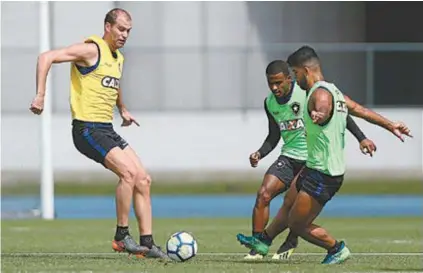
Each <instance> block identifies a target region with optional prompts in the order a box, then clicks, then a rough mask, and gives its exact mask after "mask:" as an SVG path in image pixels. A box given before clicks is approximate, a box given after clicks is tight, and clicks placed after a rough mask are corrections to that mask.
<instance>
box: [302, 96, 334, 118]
mask: <svg viewBox="0 0 423 273" xmlns="http://www.w3.org/2000/svg"><path fill="white" fill-rule="evenodd" d="M332 107H333V105H332V94H331V93H329V92H328V91H327V90H325V89H323V88H318V89H317V90H316V91H314V92H313V94H312V95H311V97H310V100H309V103H308V110H309V112H310V117H311V119H312V120H313V122H314V123H316V124H320V125H323V124H325V123H326V122H327V121H328V120H329V118H330V113H331V112H332Z"/></svg>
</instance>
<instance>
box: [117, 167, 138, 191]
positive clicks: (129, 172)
mask: <svg viewBox="0 0 423 273" xmlns="http://www.w3.org/2000/svg"><path fill="white" fill-rule="evenodd" d="M120 178H121V181H122V182H123V183H127V184H129V185H130V186H132V187H134V186H135V184H136V183H137V180H138V170H137V169H136V168H134V167H130V166H127V167H126V168H125V169H124V170H123V171H122V172H121V174H120Z"/></svg>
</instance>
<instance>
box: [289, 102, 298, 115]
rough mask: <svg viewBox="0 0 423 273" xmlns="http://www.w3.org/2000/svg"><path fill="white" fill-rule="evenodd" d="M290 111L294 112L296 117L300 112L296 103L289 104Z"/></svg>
mask: <svg viewBox="0 0 423 273" xmlns="http://www.w3.org/2000/svg"><path fill="white" fill-rule="evenodd" d="M291 109H292V112H294V114H295V115H296V116H298V113H299V112H300V104H299V103H298V102H294V103H293V104H291Z"/></svg>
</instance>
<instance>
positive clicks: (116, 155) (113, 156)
mask: <svg viewBox="0 0 423 273" xmlns="http://www.w3.org/2000/svg"><path fill="white" fill-rule="evenodd" d="M104 166H105V167H106V168H108V169H109V170H111V171H112V172H114V173H115V174H116V175H117V176H119V177H120V178H123V179H125V180H127V181H128V182H132V183H135V182H136V180H137V179H138V177H139V171H138V168H137V166H136V164H135V163H134V162H133V160H132V159H131V157H130V156H129V155H128V154H127V153H125V152H124V151H123V150H122V149H121V148H120V147H119V146H116V147H114V148H112V149H111V150H110V151H109V152H108V153H107V155H106V157H105V160H104Z"/></svg>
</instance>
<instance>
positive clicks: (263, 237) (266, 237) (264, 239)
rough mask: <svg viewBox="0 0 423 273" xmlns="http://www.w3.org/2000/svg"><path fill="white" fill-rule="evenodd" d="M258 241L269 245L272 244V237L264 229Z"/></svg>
mask: <svg viewBox="0 0 423 273" xmlns="http://www.w3.org/2000/svg"><path fill="white" fill-rule="evenodd" d="M260 241H262V242H263V243H265V244H266V245H269V246H270V245H271V244H272V241H273V238H271V237H270V236H269V234H267V232H266V231H263V233H262V234H261V238H260Z"/></svg>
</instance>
